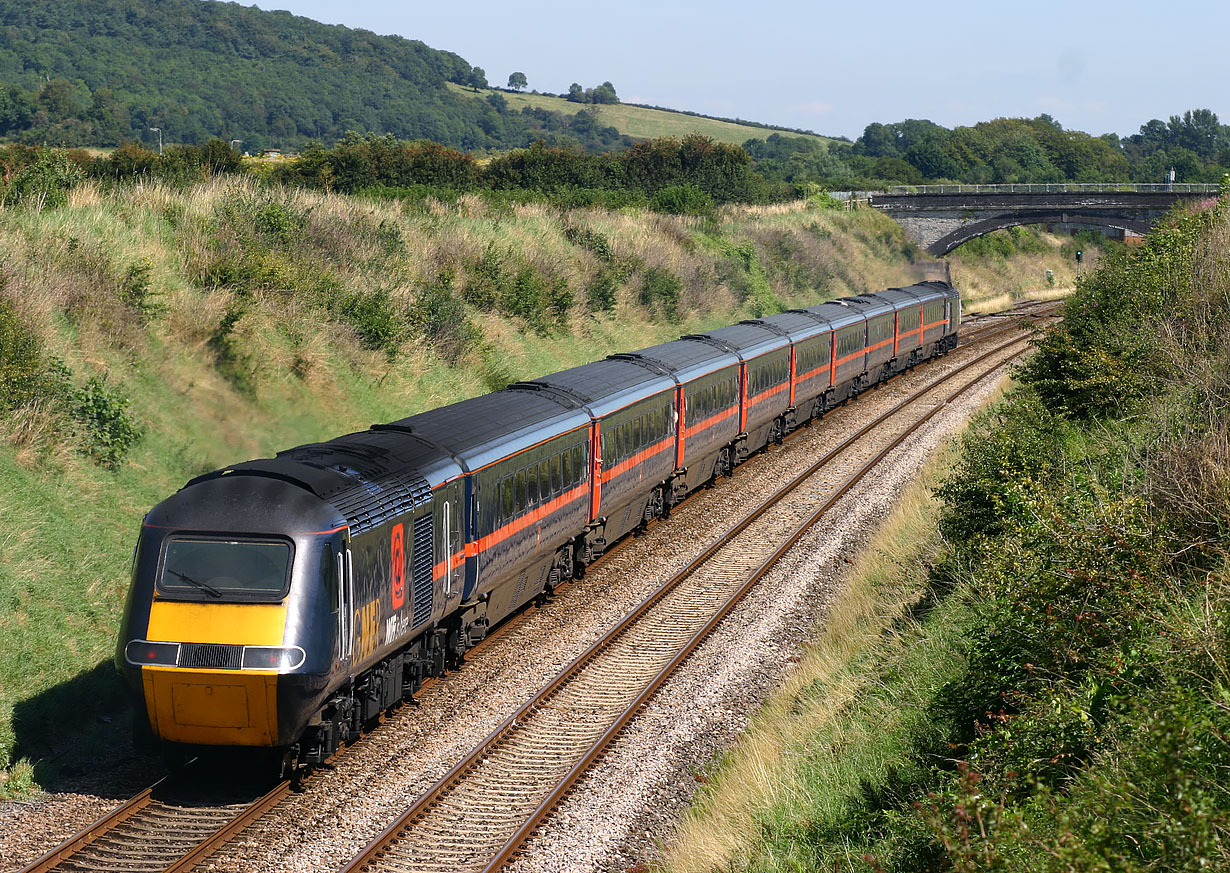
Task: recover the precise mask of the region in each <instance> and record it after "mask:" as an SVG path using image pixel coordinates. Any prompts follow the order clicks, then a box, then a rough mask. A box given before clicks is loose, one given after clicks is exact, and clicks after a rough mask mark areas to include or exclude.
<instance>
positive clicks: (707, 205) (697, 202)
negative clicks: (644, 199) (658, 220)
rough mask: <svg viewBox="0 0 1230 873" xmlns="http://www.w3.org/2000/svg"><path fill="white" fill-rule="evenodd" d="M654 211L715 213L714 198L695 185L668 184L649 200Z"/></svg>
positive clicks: (681, 213) (688, 213) (677, 213)
mask: <svg viewBox="0 0 1230 873" xmlns="http://www.w3.org/2000/svg"><path fill="white" fill-rule="evenodd" d="M649 207H650V208H651V209H652V210H653V211H654V212H665V213H668V214H670V215H701V216H710V215H713V208H714V204H713V198H712V197H710V196H709V195H708V194H706V193H705V192H704V191H702V190H700V189H699V188H697V187H696V186H695V185H692V184H690V183H685V184H682V185H668V186H667V187H665V188H662V189H660V190H659V191H658V192H657V193H656V194H654V195H653V197H652V199H650V201H649Z"/></svg>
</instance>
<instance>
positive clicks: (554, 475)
mask: <svg viewBox="0 0 1230 873" xmlns="http://www.w3.org/2000/svg"><path fill="white" fill-rule="evenodd" d="M563 487H564V478H563V476H562V475H561V472H560V457H559V455H556V456H555V457H553V458H552V459H551V491H552V493H554V494H558V493H559V492H560V491H561V490H562V489H563Z"/></svg>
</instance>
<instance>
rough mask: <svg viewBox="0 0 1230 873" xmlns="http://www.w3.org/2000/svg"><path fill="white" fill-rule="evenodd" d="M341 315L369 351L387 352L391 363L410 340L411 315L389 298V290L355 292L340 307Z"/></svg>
mask: <svg viewBox="0 0 1230 873" xmlns="http://www.w3.org/2000/svg"><path fill="white" fill-rule="evenodd" d="M337 311H338V314H339V315H340V316H341V317H342V319H343V320H344V321H345V322H346V323H347V324H349V325H350V326H351V327H353V328H354V329H355V332H356V333H357V334H358V335H359V340H360V341H361V342H362V343H363V345H365V346H367V347H368V348H369V349H373V350H376V351H382V352H384V353H385V354H386V355H387V356H388V357H389V359H390V360H392V359H393V358H394V357H396V356H397V353H398V352H399V351H401V344H402V343H403V342H405V341H406V340H407V339H409V334H410V323H411V319H410V315H409V313H407V312H406V311H405V310H404V309H402V308H401V307H400V306H398V305H397V304H396V303H395V302H394V301H393V298H392V297H391V296H390V295H389V292H388V290H387V289H384V288H373V289H371V290H369V291H353V292H349V293H347V294H344V295H343V296H342V298H341V300H340V302H339V303H338V304H337Z"/></svg>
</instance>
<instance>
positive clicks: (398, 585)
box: [392, 524, 406, 609]
mask: <svg viewBox="0 0 1230 873" xmlns="http://www.w3.org/2000/svg"><path fill="white" fill-rule="evenodd" d="M392 593H393V608H394V609H401V608H402V607H403V606H404V605H405V603H406V527H405V525H402V524H395V525H393V591H392Z"/></svg>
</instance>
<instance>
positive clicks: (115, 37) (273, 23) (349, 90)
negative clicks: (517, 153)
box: [0, 0, 528, 149]
mask: <svg viewBox="0 0 1230 873" xmlns="http://www.w3.org/2000/svg"><path fill="white" fill-rule="evenodd" d="M470 73H471V67H470V65H469V64H468V63H466V61H465V60H463V59H462V58H460V57H459V56H457V55H455V54H452V53H450V52H445V51H438V50H436V49H432V48H429V47H428V46H426V45H424V44H423V43H422V42H418V41H416V40H409V39H403V38H401V37H396V36H377V35H376V34H373V33H370V32H368V31H364V30H354V29H351V28H347V27H342V26H334V25H326V24H321V23H319V22H316V21H312V20H311V19H308V18H303V17H300V16H295V15H291V14H290V13H288V12H265V11H262V10H259V9H256V8H250V7H246V6H241V5H239V4H237V3H219V2H212V0H210V2H202V0H91V2H88V3H82V2H77V0H41V2H39V3H30V2H26V0H0V85H2V86H3V87H0V136H12V137H17V138H22V139H26V140H28V141H44V140H45V141H49V142H55V143H63V144H66V145H115V144H118V143H119V142H120V141H122V140H125V139H128V140H138V141H142V142H147V143H148V142H151V139H150V137H151V136H152V134H151V133H150V132H149V128H151V127H157V128H160V129H161V131H162V135H163V138H164V140H165V141H166V142H178V143H201V142H204V141H205V140H207V139H208V138H210V137H215V136H216V137H220V138H222V139H224V140H230V139H242V140H243V141H244V146H245V148H248V149H259V148H261V147H263V146H281V147H296V146H299V145H301V144H302V143H303V142H305V141H306V140H308V139H312V138H316V139H321V140H326V141H332V140H335V139H337V138H338V137H340V136H341V135H342V134H344V133H345V132H346V131H347V130H360V131H375V132H379V133H393V134H394V135H396V136H398V137H401V138H405V139H416V138H429V139H433V140H437V141H439V142H442V143H445V144H448V145H453V146H456V147H459V148H465V149H483V148H493V147H510V146H513V145H523V144H525V140H526V137H527V135H528V134H527V132H526V130H527V125H526V122H525V121H524V120H522V119H521V118H520V117H518V116H507V117H504V116H501V115H500V114H499V113H496V112H495V111H494V110H493V109H492V108H491V107H490V106H486V105H485V104H481V103H478V102H476V101H473V100H463V99H460V98H459V97H458V96H457V95H456V94H454V93H453V92H452V91H450V90H449V89H448V88H447V87H446V86H445V85H446V82H448V81H464V80H465V79H466V78H468V77H469V75H470Z"/></svg>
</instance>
